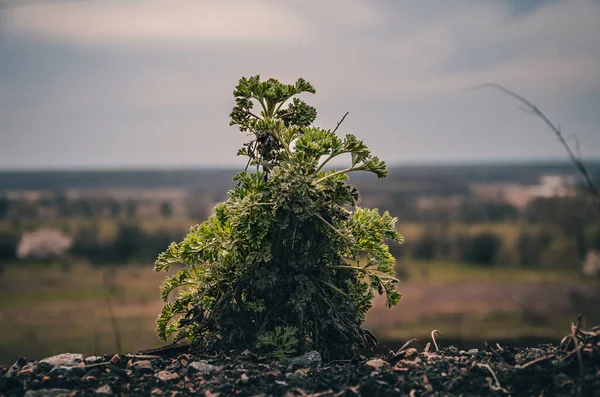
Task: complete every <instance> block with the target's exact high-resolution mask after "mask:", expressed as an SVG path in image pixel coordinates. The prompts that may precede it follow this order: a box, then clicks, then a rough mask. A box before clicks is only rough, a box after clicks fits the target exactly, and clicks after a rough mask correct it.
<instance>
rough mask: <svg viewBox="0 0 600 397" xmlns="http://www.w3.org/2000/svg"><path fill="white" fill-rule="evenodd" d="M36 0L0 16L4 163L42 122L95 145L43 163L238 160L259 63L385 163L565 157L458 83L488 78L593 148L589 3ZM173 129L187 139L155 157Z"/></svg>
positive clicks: (594, 41) (510, 108) (598, 54)
mask: <svg viewBox="0 0 600 397" xmlns="http://www.w3.org/2000/svg"><path fill="white" fill-rule="evenodd" d="M14 4H17V3H14ZM36 4H37V5H35V6H34V5H28V6H18V5H17V6H14V7H12V8H10V9H8V14H5V17H6V15H9V16H10V18H9V19H10V23H9V24H8V25H6V24H5V25H4V26H3V30H4V32H7V33H8V34H7V35H5V36H4V37H3V40H0V58H2V59H3V62H2V63H1V64H0V87H1V88H0V100H1V101H2V103H3V107H2V108H0V124H2V125H4V126H8V127H7V128H10V134H12V138H11V139H12V140H11V141H7V140H4V141H3V137H2V136H1V134H0V159H2V160H0V166H2V164H7V163H11V162H12V163H15V162H20V163H19V164H25V163H27V162H28V161H34V160H32V158H33V157H30V158H26V157H24V156H22V155H19V150H21V149H19V150H13V149H10V147H11V145H12V147H13V148H16V146H15V145H16V143H15V142H17V141H19V140H20V141H19V142H21V141H22V142H25V141H27V142H34V143H33V145H35V144H36V143H35V142H37V141H36V139H35V137H36V134H38V135H39V134H41V132H40V131H44V134H46V135H45V136H46V138H45V139H47V140H51V139H52V140H56V141H57V143H56V145H55V146H52V147H56V148H58V147H60V145H61V143H60V142H63V143H62V144H63V145H65V146H67V147H68V146H69V145H71V143H72V142H75V141H77V142H79V141H81V142H83V143H82V144H81V145H83V144H84V143H89V142H93V144H92V145H87V144H86V145H85V147H84V148H82V149H81V150H79V151H77V153H78V154H75V153H70V152H66V153H61V154H60V155H57V154H56V153H55V154H54V155H53V156H54V157H52V158H50V157H49V156H50V155H49V154H44V153H43V152H44V150H43V149H45V148H47V147H49V146H48V145H50V143H48V142H46V144H45V146H44V147H42V145H41V144H40V149H39V150H40V153H41V154H40V156H38V157H35V161H39V162H43V161H44V160H43V159H44V158H46V159H48V160H47V161H51V162H58V163H60V162H61V161H63V162H65V161H66V162H68V161H71V162H74V163H76V162H86V161H87V162H93V163H102V161H103V160H102V159H103V158H104V157H103V156H106V153H113V154H114V156H117V157H118V159H119V160H118V162H119V163H125V162H127V164H130V163H131V164H134V163H141V162H144V159H146V160H145V162H146V163H150V162H152V161H162V162H163V163H169V164H183V163H185V164H195V163H197V162H202V163H210V164H215V163H216V164H222V163H229V162H230V159H231V158H232V156H231V153H232V152H235V149H237V146H238V144H239V142H241V140H242V139H243V137H242V136H240V135H239V134H238V135H235V134H237V131H234V129H229V128H228V127H227V115H228V113H229V110H230V109H231V106H232V102H233V101H232V97H231V90H232V89H233V86H234V84H235V83H236V82H237V80H238V79H239V78H240V77H241V76H248V75H253V74H261V75H262V76H263V77H276V78H279V79H280V80H282V81H286V82H288V81H293V80H295V79H296V78H297V77H299V76H302V77H304V78H306V79H307V80H308V81H310V82H311V83H313V84H314V85H315V87H316V88H317V95H316V96H307V98H308V99H309V101H310V103H311V104H314V105H315V106H317V108H318V109H319V110H320V114H319V118H318V120H317V121H318V123H319V125H322V126H325V127H331V126H335V123H336V122H337V121H338V120H339V117H341V115H343V114H344V112H345V111H347V110H350V116H349V117H348V119H347V120H346V121H345V122H344V130H345V131H344V132H353V133H356V134H358V135H363V134H366V135H367V142H368V143H369V144H372V145H373V150H374V151H375V152H376V153H381V155H382V156H383V157H384V158H386V159H388V160H389V161H392V162H393V161H398V160H406V159H409V160H410V159H414V160H423V159H427V158H436V159H440V161H442V160H443V159H461V158H474V157H478V158H482V157H483V158H486V157H489V158H503V157H511V156H527V155H528V153H531V155H532V156H538V157H544V156H546V157H548V156H555V157H562V156H563V153H562V148H560V146H558V145H555V142H554V141H553V140H552V139H551V137H549V136H548V134H547V131H545V130H544V126H543V125H541V124H540V123H539V121H538V120H535V119H533V118H530V117H528V116H527V115H525V114H521V113H519V112H515V110H514V109H515V106H516V104H514V103H513V102H511V101H510V100H509V99H508V98H503V97H502V96H501V95H500V94H498V93H492V92H478V93H470V94H468V93H467V92H466V91H465V90H466V89H467V88H469V87H472V86H474V85H477V84H480V83H483V82H488V81H493V82H497V83H501V84H504V85H506V86H507V87H509V88H511V89H514V90H516V91H518V92H520V93H522V94H523V95H525V96H526V97H527V98H528V99H530V100H531V101H532V102H534V103H536V104H537V105H539V106H540V108H542V109H543V110H545V111H547V112H548V115H549V116H550V117H551V118H552V119H554V120H556V121H557V122H560V123H561V124H563V125H564V126H565V130H568V131H574V132H577V133H579V134H580V141H581V142H582V151H583V152H584V155H585V154H588V155H596V156H598V155H600V135H598V134H597V128H598V125H599V123H600V119H598V117H600V116H598V112H597V111H596V110H595V107H597V106H593V104H594V103H596V104H597V103H600V102H599V101H600V46H599V45H598V38H599V37H600V24H598V23H597V20H599V19H600V2H598V1H596V0H571V1H538V2H537V3H536V7H533V8H527V9H522V8H519V7H518V6H517V5H518V4H519V2H518V1H516V0H515V1H501V2H500V1H497V2H473V1H472V0H456V1H453V2H448V1H445V0H428V1H406V2H404V1H403V2H392V1H382V2H369V1H366V0H343V1H342V0H339V1H338V0H331V1H326V2H323V1H318V0H296V1H292V0H290V1H285V2H282V1H278V2H276V1H267V0H263V1H256V2H247V1H241V0H240V1H234V0H231V1H221V2H200V1H188V0H181V1H168V2H167V1H158V0H136V1H123V0H121V1H118V2H116V1H112V0H107V1H102V2H101V1H95V0H86V1H83V0H82V1H77V2H63V3H58V4H55V5H39V4H40V3H36ZM250 4H251V6H250ZM5 20H6V18H5ZM82 131H84V132H82ZM161 134H162V135H161ZM234 136H235V138H233V137H234ZM525 136H527V138H526V137H525ZM170 137H175V139H176V140H179V141H181V142H186V145H185V146H186V147H185V148H181V149H179V152H178V153H175V154H173V153H170V152H169V153H170V154H168V155H167V154H164V153H161V149H162V148H164V147H170V146H169V145H172V144H173V143H172V142H173V140H171V139H170ZM238 138H239V139H238ZM61 139H62V141H61ZM140 141H143V142H144V143H145V144H147V145H146V146H145V147H144V150H143V151H142V150H138V149H137V146H136V145H138V144H139V142H140ZM27 142H25V143H22V144H19V145H20V146H19V147H21V148H27V147H29V146H28V145H31V144H29V143H27ZM65 142H66V143H65ZM116 142H118V144H117V143H116ZM26 143H27V144H26ZM584 143H585V146H584ZM53 145H54V144H53ZM115 146H118V149H115ZM3 148H4V151H3ZM6 148H9V149H6ZM203 148H210V149H206V151H205V152H202V155H200V156H198V155H197V153H198V151H202V150H204V149H203ZM23 150H25V149H23ZM128 152H129V153H130V155H127V153H128ZM44 156H45V157H44ZM69 159H71V160H69ZM2 161H3V162H2ZM106 161H108V160H106ZM110 161H113V159H112V158H111V160H110ZM115 161H116V160H115Z"/></svg>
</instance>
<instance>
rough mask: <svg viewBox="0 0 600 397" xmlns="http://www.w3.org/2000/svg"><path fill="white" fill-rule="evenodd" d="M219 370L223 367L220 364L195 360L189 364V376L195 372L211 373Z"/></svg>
mask: <svg viewBox="0 0 600 397" xmlns="http://www.w3.org/2000/svg"><path fill="white" fill-rule="evenodd" d="M219 370H221V367H219V366H216V365H212V364H206V363H202V362H199V361H194V362H193V363H190V364H189V365H188V366H187V374H188V376H193V375H195V374H200V375H209V374H212V373H214V372H217V371H219Z"/></svg>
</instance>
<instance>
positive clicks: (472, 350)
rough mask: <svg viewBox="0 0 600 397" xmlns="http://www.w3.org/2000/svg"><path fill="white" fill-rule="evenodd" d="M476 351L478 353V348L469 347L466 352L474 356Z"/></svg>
mask: <svg viewBox="0 0 600 397" xmlns="http://www.w3.org/2000/svg"><path fill="white" fill-rule="evenodd" d="M477 353H479V349H469V350H468V351H467V353H466V354H467V355H469V356H474V355H476V354H477Z"/></svg>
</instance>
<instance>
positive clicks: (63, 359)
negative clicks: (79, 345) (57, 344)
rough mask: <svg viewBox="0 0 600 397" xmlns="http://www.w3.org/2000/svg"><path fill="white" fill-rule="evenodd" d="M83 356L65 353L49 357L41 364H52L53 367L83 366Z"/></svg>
mask: <svg viewBox="0 0 600 397" xmlns="http://www.w3.org/2000/svg"><path fill="white" fill-rule="evenodd" d="M83 360H84V357H83V354H75V353H63V354H59V355H57V356H52V357H47V358H45V359H43V360H41V361H40V364H41V363H46V364H50V365H51V366H53V367H59V366H71V367H74V366H76V365H83Z"/></svg>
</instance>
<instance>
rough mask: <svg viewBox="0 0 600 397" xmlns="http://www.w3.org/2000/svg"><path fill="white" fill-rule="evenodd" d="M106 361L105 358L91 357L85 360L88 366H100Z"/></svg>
mask: <svg viewBox="0 0 600 397" xmlns="http://www.w3.org/2000/svg"><path fill="white" fill-rule="evenodd" d="M103 361H104V357H102V356H89V357H86V358H85V363H86V364H87V365H91V364H98V363H101V362H103Z"/></svg>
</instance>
